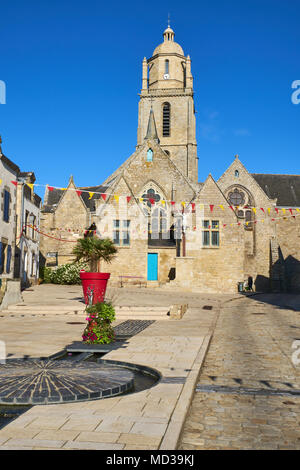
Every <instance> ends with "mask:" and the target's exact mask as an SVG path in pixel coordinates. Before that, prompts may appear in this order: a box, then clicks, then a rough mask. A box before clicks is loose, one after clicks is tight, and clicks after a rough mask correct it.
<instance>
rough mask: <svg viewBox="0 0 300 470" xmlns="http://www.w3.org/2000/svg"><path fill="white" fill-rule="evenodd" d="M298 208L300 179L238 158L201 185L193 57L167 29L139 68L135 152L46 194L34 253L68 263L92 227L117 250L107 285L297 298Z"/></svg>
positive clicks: (51, 261) (49, 261) (50, 261)
mask: <svg viewBox="0 0 300 470" xmlns="http://www.w3.org/2000/svg"><path fill="white" fill-rule="evenodd" d="M299 207H300V176H298V175H271V174H250V173H249V172H248V171H247V169H246V168H245V166H244V165H243V164H242V162H241V161H240V159H239V157H238V156H236V157H235V158H234V161H233V162H232V164H231V165H230V167H229V168H228V169H227V170H226V171H225V173H224V174H223V175H222V176H221V178H219V180H218V181H215V180H214V179H213V177H212V175H208V177H207V179H206V181H205V182H203V183H200V182H198V154H197V142H196V120H195V107H194V90H193V76H192V72H191V59H190V57H189V55H187V56H185V55H184V52H183V50H182V48H181V46H180V45H179V44H177V43H176V42H175V41H174V31H173V30H172V29H171V28H170V27H169V26H168V28H167V29H166V30H165V31H164V33H163V42H162V44H160V45H159V46H158V47H156V49H155V50H154V52H153V55H152V57H150V59H148V60H147V59H146V58H144V60H143V63H142V90H141V93H140V101H139V111H138V131H137V146H136V151H135V152H134V153H133V154H132V155H131V156H130V157H129V158H128V159H127V160H126V161H125V162H124V163H123V164H122V165H121V166H120V167H119V168H118V169H117V170H116V171H115V172H114V173H113V174H112V175H111V176H110V177H109V178H107V179H106V180H105V181H104V182H103V184H102V185H99V186H94V187H84V188H82V187H81V188H79V187H76V185H75V182H74V180H73V178H72V177H71V178H70V181H69V184H68V187H67V188H64V189H58V188H50V187H48V188H47V189H46V193H45V199H44V205H43V209H42V217H41V226H42V228H41V231H42V232H44V233H45V234H47V235H48V236H42V237H41V241H40V250H41V254H42V257H43V259H44V262H45V263H46V264H47V265H57V264H64V263H66V262H70V261H72V260H73V256H72V248H73V246H74V242H76V240H77V239H78V237H80V236H82V232H83V231H84V230H87V229H88V228H89V227H91V226H92V224H93V223H94V224H95V226H96V233H97V236H101V237H110V238H112V239H113V240H114V242H115V243H116V245H117V246H118V248H119V250H118V255H117V257H116V258H115V260H114V261H113V262H112V264H110V265H108V266H107V265H104V264H103V265H102V266H101V270H102V271H107V272H110V273H111V283H112V284H115V285H117V284H119V283H120V281H122V282H130V283H134V282H136V283H139V282H143V283H145V284H147V285H148V286H157V285H163V286H165V287H166V288H168V287H170V288H183V289H186V290H189V291H193V290H194V291H199V292H236V290H237V285H238V283H239V282H242V281H244V280H245V279H247V278H248V277H249V276H251V277H252V278H253V281H254V286H253V287H254V288H255V289H256V290H257V291H270V290H273V291H285V290H288V291H289V290H290V291H297V290H300V268H299V266H300V263H299V259H300V247H299V236H300V230H299V229H300V225H299V220H300V219H299V218H298V217H297V215H298V213H299V214H300V209H299ZM120 276H123V278H122V279H120Z"/></svg>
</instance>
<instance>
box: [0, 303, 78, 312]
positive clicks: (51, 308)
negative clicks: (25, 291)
mask: <svg viewBox="0 0 300 470" xmlns="http://www.w3.org/2000/svg"><path fill="white" fill-rule="evenodd" d="M84 309H85V304H70V305H64V304H63V305H59V304H53V305H51V304H48V305H43V304H24V305H22V304H17V305H9V306H8V307H7V310H9V311H10V312H16V313H20V312H39V311H42V310H43V311H44V310H45V311H47V312H70V311H83V310H84Z"/></svg>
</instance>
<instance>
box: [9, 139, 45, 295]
mask: <svg viewBox="0 0 300 470" xmlns="http://www.w3.org/2000/svg"><path fill="white" fill-rule="evenodd" d="M0 143H1V142H0ZM34 181H35V176H34V173H32V172H21V171H20V168H19V167H18V166H17V165H16V164H15V163H13V162H12V161H11V160H10V159H8V158H7V157H6V156H5V155H4V154H3V153H2V149H1V146H0V192H1V218H0V243H1V244H0V253H1V254H0V278H2V279H21V283H22V285H23V286H24V287H25V286H28V285H30V284H32V283H36V282H37V281H38V278H39V234H38V230H39V224H40V209H41V198H40V197H39V196H38V195H37V194H35V193H34V189H33V185H34Z"/></svg>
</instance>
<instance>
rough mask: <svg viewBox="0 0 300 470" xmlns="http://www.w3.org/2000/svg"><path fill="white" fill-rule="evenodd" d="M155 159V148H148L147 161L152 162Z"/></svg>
mask: <svg viewBox="0 0 300 470" xmlns="http://www.w3.org/2000/svg"><path fill="white" fill-rule="evenodd" d="M152 161H153V150H152V149H148V150H147V162H152Z"/></svg>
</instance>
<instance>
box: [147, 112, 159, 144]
mask: <svg viewBox="0 0 300 470" xmlns="http://www.w3.org/2000/svg"><path fill="white" fill-rule="evenodd" d="M147 139H153V140H155V141H156V142H157V143H159V138H158V135H157V130H156V124H155V119H154V113H153V109H152V103H151V109H150V114H149V120H148V127H147V133H146V136H145V140H147Z"/></svg>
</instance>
